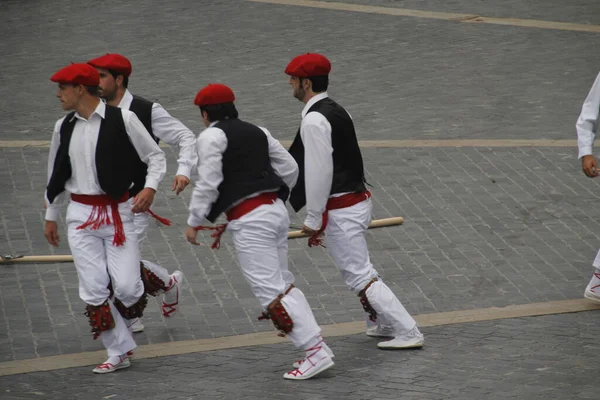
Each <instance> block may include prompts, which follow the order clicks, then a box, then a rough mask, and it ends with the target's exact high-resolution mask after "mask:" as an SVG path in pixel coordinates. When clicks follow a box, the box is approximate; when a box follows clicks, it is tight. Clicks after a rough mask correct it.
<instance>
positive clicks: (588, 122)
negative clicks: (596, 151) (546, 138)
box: [575, 73, 600, 158]
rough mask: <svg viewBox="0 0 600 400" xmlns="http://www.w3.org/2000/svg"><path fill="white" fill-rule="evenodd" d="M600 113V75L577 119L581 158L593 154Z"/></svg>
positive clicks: (576, 125)
mask: <svg viewBox="0 0 600 400" xmlns="http://www.w3.org/2000/svg"><path fill="white" fill-rule="evenodd" d="M599 112H600V73H599V74H598V76H597V77H596V80H595V81H594V84H593V85H592V88H591V89H590V92H589V93H588V95H587V97H586V98H585V101H584V102H583V107H581V114H579V118H578V119H577V123H576V124H575V128H576V129H577V145H578V146H579V158H581V157H583V156H587V155H590V154H592V149H593V147H594V139H595V138H596V132H597V130H598V113H599Z"/></svg>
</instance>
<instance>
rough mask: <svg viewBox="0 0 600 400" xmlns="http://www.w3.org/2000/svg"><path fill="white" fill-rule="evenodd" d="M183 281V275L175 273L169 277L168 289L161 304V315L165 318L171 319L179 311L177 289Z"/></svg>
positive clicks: (179, 272) (178, 272)
mask: <svg viewBox="0 0 600 400" xmlns="http://www.w3.org/2000/svg"><path fill="white" fill-rule="evenodd" d="M182 281H183V273H182V272H181V271H175V272H173V274H172V275H171V280H170V282H169V288H168V289H167V290H166V291H165V294H164V297H163V302H162V307H161V308H162V313H163V316H164V317H165V318H171V317H173V316H174V315H175V313H177V310H178V309H179V289H180V287H181V282H182Z"/></svg>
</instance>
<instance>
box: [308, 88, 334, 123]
mask: <svg viewBox="0 0 600 400" xmlns="http://www.w3.org/2000/svg"><path fill="white" fill-rule="evenodd" d="M327 97H329V95H328V94H327V92H323V93H319V94H318V95H316V96H314V97H313V98H312V99H310V100H309V101H308V103H306V105H305V106H304V109H302V118H304V117H306V114H308V110H310V108H311V107H312V106H313V105H314V104H315V103H316V102H317V101H319V100H323V99H326V98H327Z"/></svg>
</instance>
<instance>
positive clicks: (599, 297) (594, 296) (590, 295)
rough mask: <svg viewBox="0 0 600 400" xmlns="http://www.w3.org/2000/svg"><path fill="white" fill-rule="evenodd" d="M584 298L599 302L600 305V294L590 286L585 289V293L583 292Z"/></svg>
mask: <svg viewBox="0 0 600 400" xmlns="http://www.w3.org/2000/svg"><path fill="white" fill-rule="evenodd" d="M598 289H600V288H598ZM583 297H585V298H586V299H588V300H592V301H597V302H598V303H600V293H598V292H596V291H595V290H594V289H592V288H591V287H590V286H589V285H588V287H586V288H585V292H583Z"/></svg>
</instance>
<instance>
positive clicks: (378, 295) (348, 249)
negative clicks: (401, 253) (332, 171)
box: [325, 198, 416, 334]
mask: <svg viewBox="0 0 600 400" xmlns="http://www.w3.org/2000/svg"><path fill="white" fill-rule="evenodd" d="M372 210H373V204H372V202H371V199H370V198H369V199H367V200H365V201H362V202H360V203H358V204H355V205H353V206H351V207H346V208H340V209H337V210H331V211H329V212H328V222H327V227H326V228H325V245H326V246H327V249H328V250H329V253H330V254H331V257H333V260H334V262H335V264H336V266H337V267H338V269H339V271H340V274H341V275H342V279H344V282H346V285H348V287H349V288H350V289H351V290H352V291H353V292H354V293H356V294H357V295H358V293H359V292H360V291H361V290H363V289H364V288H365V286H366V285H367V284H368V283H369V282H370V281H371V280H372V279H373V278H378V277H379V274H378V273H377V271H376V270H375V268H373V264H371V260H370V259H369V249H368V248H367V240H366V238H365V231H366V230H367V229H368V227H369V224H370V223H371V218H372V217H371V212H372ZM379 279H380V278H379ZM367 298H368V299H369V302H370V303H371V306H372V307H373V308H374V309H375V311H377V314H378V317H377V319H378V321H377V322H378V323H379V324H381V325H388V326H392V327H394V329H395V330H396V332H397V333H398V334H401V333H404V332H405V331H409V330H411V329H412V328H414V327H415V325H416V322H415V320H414V319H413V318H412V317H411V316H410V314H408V312H407V311H406V309H405V308H404V306H403V305H402V303H400V301H399V300H398V298H397V297H396V296H395V295H394V293H393V292H392V291H391V289H390V288H389V287H388V286H387V285H386V284H385V283H383V281H381V279H380V280H379V281H378V282H375V283H373V284H372V285H371V287H369V289H368V290H367Z"/></svg>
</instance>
